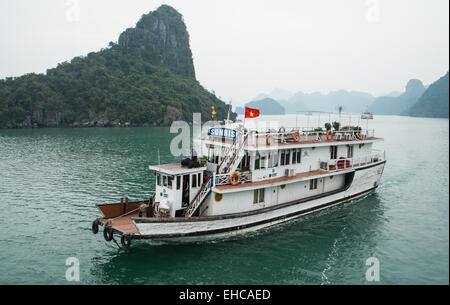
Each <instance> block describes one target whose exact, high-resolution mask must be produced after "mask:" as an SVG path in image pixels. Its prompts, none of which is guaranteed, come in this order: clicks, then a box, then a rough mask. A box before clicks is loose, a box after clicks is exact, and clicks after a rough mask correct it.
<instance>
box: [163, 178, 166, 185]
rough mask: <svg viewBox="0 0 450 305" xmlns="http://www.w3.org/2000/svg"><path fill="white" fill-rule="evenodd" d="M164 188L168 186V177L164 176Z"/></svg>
mask: <svg viewBox="0 0 450 305" xmlns="http://www.w3.org/2000/svg"><path fill="white" fill-rule="evenodd" d="M163 186H167V176H163Z"/></svg>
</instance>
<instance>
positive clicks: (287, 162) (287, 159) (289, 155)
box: [284, 149, 291, 165]
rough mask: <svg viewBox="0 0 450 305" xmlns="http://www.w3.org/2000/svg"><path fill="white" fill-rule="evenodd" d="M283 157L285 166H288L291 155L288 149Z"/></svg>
mask: <svg viewBox="0 0 450 305" xmlns="http://www.w3.org/2000/svg"><path fill="white" fill-rule="evenodd" d="M284 157H285V159H286V160H285V162H284V163H285V164H286V165H289V163H291V154H290V150H289V149H288V150H286V155H285V156H284Z"/></svg>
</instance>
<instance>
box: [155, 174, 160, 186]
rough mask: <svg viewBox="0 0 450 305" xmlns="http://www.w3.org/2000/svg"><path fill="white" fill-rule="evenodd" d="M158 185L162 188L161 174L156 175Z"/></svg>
mask: <svg viewBox="0 0 450 305" xmlns="http://www.w3.org/2000/svg"><path fill="white" fill-rule="evenodd" d="M156 185H159V186H161V175H160V174H156Z"/></svg>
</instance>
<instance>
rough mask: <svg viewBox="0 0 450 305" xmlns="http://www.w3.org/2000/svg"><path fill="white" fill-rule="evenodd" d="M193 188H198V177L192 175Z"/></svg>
mask: <svg viewBox="0 0 450 305" xmlns="http://www.w3.org/2000/svg"><path fill="white" fill-rule="evenodd" d="M192 187H197V175H196V174H193V175H192Z"/></svg>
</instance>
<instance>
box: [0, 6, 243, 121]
mask: <svg viewBox="0 0 450 305" xmlns="http://www.w3.org/2000/svg"><path fill="white" fill-rule="evenodd" d="M211 106H214V108H215V110H216V112H217V115H216V118H217V119H224V118H226V115H227V112H228V106H227V105H226V104H225V103H224V102H222V101H221V100H220V99H218V98H217V97H216V96H215V94H213V93H211V92H208V91H207V90H206V89H204V88H203V87H202V86H201V85H200V83H199V82H198V81H197V80H196V79H195V71H194V65H193V61H192V53H191V50H190V48H189V34H188V32H187V30H186V26H185V25H184V22H183V19H182V16H181V15H180V14H179V13H178V12H177V11H176V10H175V9H173V8H171V7H170V6H167V5H163V6H161V7H159V8H158V9H157V10H156V11H154V12H150V13H149V14H147V15H143V16H142V18H141V20H140V21H139V22H138V23H137V25H136V27H135V28H130V29H127V30H126V31H125V32H123V33H122V34H121V35H120V38H119V41H118V43H110V44H109V46H108V47H107V48H105V49H102V50H101V51H99V52H92V53H89V54H88V55H87V56H86V57H76V58H74V59H72V60H71V61H70V62H64V63H61V64H59V65H58V66H57V67H56V68H54V69H49V70H47V73H46V74H34V73H32V74H26V75H23V76H21V77H16V78H6V79H3V80H0V127H2V128H20V127H47V126H124V125H125V126H126V125H131V126H154V125H169V124H170V123H171V122H172V121H175V120H186V121H192V113H193V112H200V113H201V114H202V119H203V120H204V121H206V120H209V119H210V118H211ZM235 116H236V115H235V114H234V113H233V114H232V115H231V118H232V119H234V118H235Z"/></svg>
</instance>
